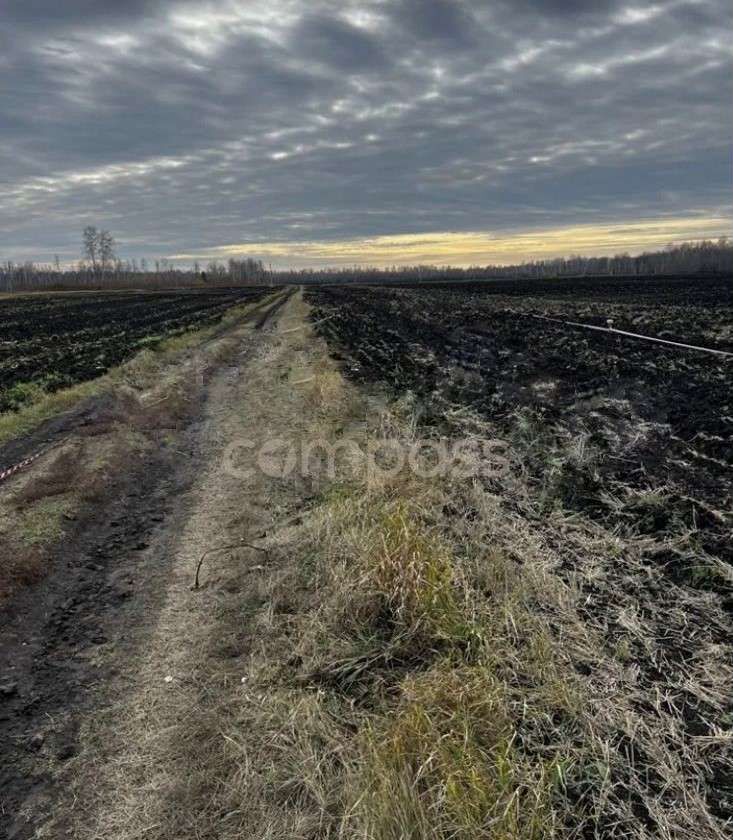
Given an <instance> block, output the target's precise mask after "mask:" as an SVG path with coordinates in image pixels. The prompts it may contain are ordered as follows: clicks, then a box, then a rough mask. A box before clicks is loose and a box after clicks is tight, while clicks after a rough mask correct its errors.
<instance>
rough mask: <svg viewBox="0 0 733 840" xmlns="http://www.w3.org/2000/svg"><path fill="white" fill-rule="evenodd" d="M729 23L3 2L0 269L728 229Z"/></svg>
mask: <svg viewBox="0 0 733 840" xmlns="http://www.w3.org/2000/svg"><path fill="white" fill-rule="evenodd" d="M732 36H733V15H732V13H731V8H730V0H662V1H660V2H658V3H655V2H648V0H645V2H642V0H544V2H540V0H484V2H479V1H478V0H361V2H352V0H307V2H306V0H300V2H295V1H294V0H219V2H210V3H209V2H202V1H201V0H198V1H197V2H194V3H191V2H181V1H180V0H63V2H61V0H0V260H2V261H4V260H9V259H10V260H14V261H22V260H31V259H32V260H36V261H51V260H52V259H53V257H54V255H55V254H58V255H59V257H60V259H61V261H62V262H64V263H66V262H68V261H72V260H76V259H78V258H79V257H80V256H81V245H80V243H81V231H82V229H83V228H84V226H85V225H88V224H94V225H97V226H99V227H104V228H108V229H109V230H110V231H111V232H112V233H113V235H114V236H115V238H116V240H117V243H118V252H119V255H120V256H121V257H125V258H131V257H136V258H138V259H139V258H141V257H145V258H147V259H148V260H152V259H155V258H168V259H172V260H175V261H177V262H179V263H181V264H184V263H190V262H192V261H193V260H195V259H198V260H201V261H206V260H208V259H212V258H219V259H227V258H228V257H231V256H244V255H247V256H255V257H261V258H262V259H264V260H265V262H271V263H272V264H273V265H275V266H283V267H286V266H292V267H299V266H304V267H308V266H320V265H334V266H336V265H353V264H355V263H363V264H372V265H391V264H414V263H433V264H455V265H470V264H486V263H513V262H519V261H523V260H527V259H534V258H545V257H550V256H557V255H562V254H569V253H584V254H591V253H599V254H601V253H617V252H620V251H630V252H631V253H636V252H639V251H642V250H653V249H655V248H659V247H663V246H664V245H666V244H667V243H669V242H678V241H683V240H692V239H698V238H701V237H713V238H717V237H718V236H721V235H725V234H731V233H733V223H732V221H731V219H732V218H733V207H732V205H733V202H732V201H731V186H732V180H733V177H732V173H731V153H732V151H733V139H732V135H731V126H732V125H733V98H732V97H731V93H732V92H733V87H732V85H731V82H733V61H732V59H733V37H732Z"/></svg>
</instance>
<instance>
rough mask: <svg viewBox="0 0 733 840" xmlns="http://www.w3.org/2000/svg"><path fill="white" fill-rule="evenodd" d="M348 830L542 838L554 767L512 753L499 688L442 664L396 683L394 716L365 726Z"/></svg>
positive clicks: (385, 839) (484, 675) (479, 674)
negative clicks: (350, 827) (398, 690)
mask: <svg viewBox="0 0 733 840" xmlns="http://www.w3.org/2000/svg"><path fill="white" fill-rule="evenodd" d="M361 750H362V757H363V763H361V762H360V766H359V767H358V769H356V770H355V771H354V772H353V774H352V784H355V785H356V789H355V790H354V791H353V793H352V797H353V799H354V804H353V806H352V809H351V812H350V814H349V821H350V823H351V825H352V827H353V829H354V831H355V834H356V836H360V837H369V838H375V840H401V838H424V837H434V838H449V837H451V838H457V839H458V838H465V840H469V838H474V837H482V836H490V837H492V838H497V840H499V838H501V840H510V838H512V840H520V839H521V840H532V838H539V837H546V836H548V835H549V833H550V831H551V828H552V822H551V821H552V810H551V795H552V790H553V788H554V786H555V784H556V782H557V780H558V779H559V778H561V776H560V775H559V771H558V768H559V765H557V764H554V763H553V762H547V765H546V766H545V764H543V763H542V762H541V761H540V762H537V761H532V760H531V759H530V760H528V759H527V758H526V757H523V756H522V754H521V751H520V750H518V749H517V744H516V730H515V726H514V722H513V720H512V718H511V715H510V704H509V703H508V700H507V697H506V688H505V686H504V685H503V684H502V682H501V680H499V679H497V678H496V676H495V675H494V674H492V672H491V670H490V669H488V668H486V667H484V666H480V665H474V666H468V665H465V664H460V663H456V662H455V661H451V660H445V661H440V662H438V663H436V664H435V665H434V666H433V667H432V668H430V669H429V670H428V671H426V672H425V673H421V674H416V675H411V676H408V677H406V678H405V680H404V681H403V683H402V684H401V686H400V696H399V699H398V701H397V703H396V708H394V709H390V711H389V713H388V714H386V715H384V716H382V717H381V718H378V719H377V720H376V721H374V722H371V721H370V722H368V723H367V724H366V726H365V728H364V732H363V734H362V735H361Z"/></svg>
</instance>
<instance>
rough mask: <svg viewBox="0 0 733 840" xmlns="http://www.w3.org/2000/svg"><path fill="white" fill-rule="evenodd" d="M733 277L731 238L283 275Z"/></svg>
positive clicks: (294, 279) (283, 274) (307, 278)
mask: <svg viewBox="0 0 733 840" xmlns="http://www.w3.org/2000/svg"><path fill="white" fill-rule="evenodd" d="M726 273H727V274H731V273H733V242H732V241H731V240H729V239H728V238H727V237H723V238H721V239H718V240H716V241H713V240H707V239H706V240H702V241H700V242H684V243H682V244H679V245H669V246H668V247H667V248H665V249H663V250H661V251H652V252H645V253H643V254H639V255H638V256H631V255H630V254H617V255H616V256H609V257H584V256H580V255H574V256H569V257H558V258H553V259H546V260H533V261H529V262H522V263H517V264H516V265H485V266H479V265H477V266H471V267H469V268H456V267H450V266H448V267H446V266H434V265H414V266H393V267H391V268H368V267H364V266H353V267H351V266H350V267H346V268H324V269H302V270H296V271H280V272H278V274H277V277H278V279H279V281H280V282H281V283H380V282H419V281H421V280H491V279H502V278H509V279H548V280H549V279H552V278H555V277H558V278H559V277H596V276H598V277H637V276H638V277H643V276H659V275H672V274H674V275H680V274H691V275H717V274H726Z"/></svg>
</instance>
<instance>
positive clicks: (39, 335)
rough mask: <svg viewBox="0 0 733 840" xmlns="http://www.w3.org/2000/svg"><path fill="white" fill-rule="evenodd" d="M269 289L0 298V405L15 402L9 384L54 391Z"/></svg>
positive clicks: (9, 406) (217, 316)
mask: <svg viewBox="0 0 733 840" xmlns="http://www.w3.org/2000/svg"><path fill="white" fill-rule="evenodd" d="M268 291H271V290H269V289H265V288H252V287H247V288H238V289H217V290H207V291H177V292H148V293H140V292H120V293H114V294H110V293H103V292H101V293H99V294H77V295H74V294H64V295H43V296H38V295H34V296H31V295H28V296H21V297H15V298H8V299H4V300H2V301H0V337H1V339H2V340H0V411H6V410H9V409H12V408H14V407H16V406H17V405H19V404H22V401H23V394H22V392H19V391H18V389H17V388H15V389H14V387H13V386H17V385H18V384H26V383H36V384H38V385H40V386H41V387H42V388H43V389H44V390H47V391H53V390H57V389H59V388H63V387H68V386H69V385H73V384H75V383H77V382H83V381H86V380H88V379H94V378H95V377H97V376H99V375H100V374H102V373H104V372H105V371H107V370H109V368H111V367H114V366H116V365H118V364H120V363H121V362H123V361H124V360H125V359H128V358H129V357H130V356H132V355H134V354H135V353H137V352H138V351H139V350H140V349H141V348H142V347H145V346H151V345H152V344H154V343H155V342H156V341H161V340H163V339H164V338H167V337H170V336H172V335H178V334H180V333H183V332H185V331H187V330H191V329H200V328H201V327H204V326H208V325H210V324H213V323H216V322H217V321H218V320H219V319H220V318H221V317H222V316H223V315H224V314H225V313H226V312H227V310H229V309H230V308H231V307H232V306H235V305H237V304H240V303H243V302H244V301H250V300H256V299H257V298H258V297H262V296H263V295H264V294H266V293H267V292H268Z"/></svg>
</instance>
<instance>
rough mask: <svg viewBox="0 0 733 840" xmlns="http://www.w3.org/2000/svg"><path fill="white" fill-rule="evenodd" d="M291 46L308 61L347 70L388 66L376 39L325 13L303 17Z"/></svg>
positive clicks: (295, 31)
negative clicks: (320, 62)
mask: <svg viewBox="0 0 733 840" xmlns="http://www.w3.org/2000/svg"><path fill="white" fill-rule="evenodd" d="M291 45H292V48H293V50H294V51H296V52H297V53H298V54H300V55H302V56H303V57H305V58H308V59H312V60H315V61H322V62H324V63H326V64H330V65H332V66H333V67H335V68H338V69H342V70H346V71H350V70H360V69H363V68H366V67H370V66H380V67H381V68H384V66H385V64H386V63H387V56H386V54H385V52H384V50H383V49H382V48H381V46H380V44H379V42H378V41H377V40H376V39H375V38H374V37H372V36H370V35H368V34H366V33H365V32H363V31H362V30H360V29H358V28H357V27H355V26H352V25H350V24H349V23H347V22H345V21H343V20H339V19H338V18H335V17H330V16H328V15H326V14H324V13H321V14H308V15H306V16H305V17H303V18H302V19H301V20H300V21H299V23H298V25H297V26H296V27H295V29H294V31H293V33H292V36H291Z"/></svg>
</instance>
